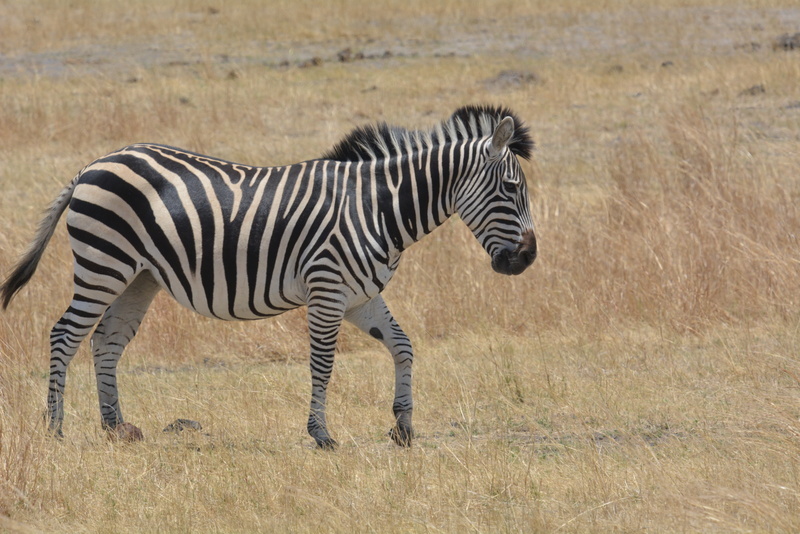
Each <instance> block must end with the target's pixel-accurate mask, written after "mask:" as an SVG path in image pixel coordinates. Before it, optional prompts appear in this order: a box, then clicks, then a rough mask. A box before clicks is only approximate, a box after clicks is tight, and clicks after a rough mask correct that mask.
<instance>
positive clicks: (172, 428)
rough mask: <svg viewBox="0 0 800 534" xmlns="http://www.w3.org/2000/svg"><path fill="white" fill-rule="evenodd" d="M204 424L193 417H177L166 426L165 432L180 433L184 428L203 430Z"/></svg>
mask: <svg viewBox="0 0 800 534" xmlns="http://www.w3.org/2000/svg"><path fill="white" fill-rule="evenodd" d="M202 429H203V425H201V424H200V423H198V422H197V421H192V420H191V419H175V420H174V421H173V422H171V423H170V424H168V425H167V426H166V427H164V430H163V431H164V432H172V433H174V434H179V433H181V432H183V431H184V430H202Z"/></svg>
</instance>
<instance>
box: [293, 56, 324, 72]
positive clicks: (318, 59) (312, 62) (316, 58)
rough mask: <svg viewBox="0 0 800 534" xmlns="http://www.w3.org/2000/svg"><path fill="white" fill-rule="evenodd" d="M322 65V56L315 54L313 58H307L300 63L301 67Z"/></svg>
mask: <svg viewBox="0 0 800 534" xmlns="http://www.w3.org/2000/svg"><path fill="white" fill-rule="evenodd" d="M320 65H322V58H321V57H319V56H314V57H312V58H311V59H307V60H306V61H303V62H302V63H300V65H298V66H299V67H300V68H301V69H307V68H308V67H319V66H320Z"/></svg>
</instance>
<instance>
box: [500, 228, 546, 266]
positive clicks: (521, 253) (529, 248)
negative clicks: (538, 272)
mask: <svg viewBox="0 0 800 534" xmlns="http://www.w3.org/2000/svg"><path fill="white" fill-rule="evenodd" d="M535 259H536V235H535V234H534V233H533V231H527V232H525V233H524V234H522V241H520V244H519V245H518V246H517V248H513V249H512V248H505V249H503V250H501V251H499V252H497V253H496V254H495V255H494V256H492V269H494V271H495V272H497V273H500V274H508V275H512V274H513V275H517V274H520V273H522V272H523V271H524V270H525V269H527V268H528V267H529V266H530V265H531V263H533V260H535Z"/></svg>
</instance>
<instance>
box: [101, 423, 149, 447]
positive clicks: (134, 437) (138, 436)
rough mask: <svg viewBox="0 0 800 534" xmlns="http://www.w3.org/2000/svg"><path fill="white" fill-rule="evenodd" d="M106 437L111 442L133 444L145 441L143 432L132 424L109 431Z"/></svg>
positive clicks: (120, 425)
mask: <svg viewBox="0 0 800 534" xmlns="http://www.w3.org/2000/svg"><path fill="white" fill-rule="evenodd" d="M106 436H107V437H108V439H109V440H110V441H119V442H122V443H133V442H134V441H142V440H144V434H143V433H142V430H141V429H140V428H139V427H137V426H134V425H132V424H130V423H120V424H118V425H117V426H115V427H114V428H112V429H110V430H108V432H107V433H106Z"/></svg>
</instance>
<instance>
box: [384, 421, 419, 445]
mask: <svg viewBox="0 0 800 534" xmlns="http://www.w3.org/2000/svg"><path fill="white" fill-rule="evenodd" d="M389 437H391V438H392V440H393V441H394V442H395V443H397V444H398V445H400V446H401V447H410V446H411V442H412V441H413V440H414V430H413V429H412V428H411V427H410V426H396V427H394V428H393V429H391V430H390V431H389Z"/></svg>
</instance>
